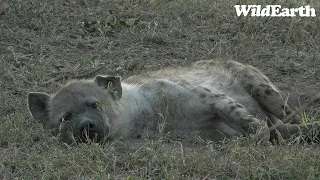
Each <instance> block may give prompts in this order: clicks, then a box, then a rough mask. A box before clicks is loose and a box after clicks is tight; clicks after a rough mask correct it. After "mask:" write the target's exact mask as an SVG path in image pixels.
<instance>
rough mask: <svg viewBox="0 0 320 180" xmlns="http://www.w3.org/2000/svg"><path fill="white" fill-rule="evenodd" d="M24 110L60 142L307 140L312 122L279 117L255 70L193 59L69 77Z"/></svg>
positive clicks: (270, 90) (283, 109)
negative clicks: (127, 73)
mask: <svg viewBox="0 0 320 180" xmlns="http://www.w3.org/2000/svg"><path fill="white" fill-rule="evenodd" d="M29 109H30V112H31V114H32V115H33V117H34V119H36V120H38V121H39V122H40V123H41V124H42V125H43V127H44V128H46V129H52V130H53V131H54V132H55V133H56V134H59V136H60V137H61V139H62V140H63V141H64V142H73V141H81V142H83V141H86V139H88V138H89V139H91V140H96V141H99V142H103V141H105V140H106V139H114V138H122V139H128V138H136V137H153V136H156V135H158V134H159V133H161V132H164V133H169V135H171V136H173V137H180V138H184V137H187V138H188V137H190V136H192V134H194V133H195V132H197V133H198V134H199V135H200V137H202V138H204V139H210V140H213V141H220V140H224V139H230V138H232V137H238V136H249V135H254V137H258V138H259V139H265V140H269V139H276V138H277V137H278V136H279V135H281V136H282V137H284V138H290V137H291V136H292V135H297V134H301V133H302V135H304V136H305V137H308V138H309V135H310V134H312V129H313V128H314V126H317V125H314V124H308V125H301V124H298V120H299V117H298V116H295V117H294V118H293V120H292V124H285V123H283V122H282V121H281V120H280V119H283V118H284V117H285V116H286V114H288V113H290V112H291V110H290V108H289V106H288V105H286V104H285V103H284V100H283V99H282V98H281V96H280V94H279V91H278V90H277V88H276V87H275V86H274V85H273V84H272V83H271V82H270V81H269V79H268V78H267V77H266V76H265V75H264V74H263V73H262V72H260V71H259V70H257V69H256V68H254V67H252V66H249V65H243V64H241V63H238V62H235V61H223V60H208V61H198V62H196V63H194V64H193V65H192V66H191V67H184V68H167V69H164V70H160V71H155V72H150V73H146V74H142V75H137V76H132V77H129V78H127V79H126V80H124V81H122V82H120V78H119V77H108V76H97V77H96V78H95V79H93V80H75V81H71V82H69V83H68V84H67V85H66V86H64V87H63V88H62V89H61V90H59V91H58V92H57V93H56V94H53V95H46V94H44V93H30V94H29Z"/></svg>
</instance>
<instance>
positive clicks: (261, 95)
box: [224, 61, 300, 124]
mask: <svg viewBox="0 0 320 180" xmlns="http://www.w3.org/2000/svg"><path fill="white" fill-rule="evenodd" d="M224 65H225V67H226V68H227V69H229V70H230V72H231V73H232V74H233V75H234V76H235V78H236V79H237V81H238V82H239V83H240V84H241V85H242V86H243V87H244V88H245V89H246V91H247V92H249V93H250V94H251V95H252V97H253V98H254V99H255V100H256V101H257V102H258V103H259V104H260V106H261V107H262V108H263V110H265V111H266V112H268V113H271V114H274V115H275V116H276V117H277V118H279V119H281V120H282V119H284V118H285V117H286V115H288V114H290V113H291V112H292V110H291V109H290V107H289V106H288V104H286V103H285V101H284V99H283V97H281V95H280V93H279V91H278V89H277V88H276V86H275V85H273V84H272V83H271V82H270V80H269V79H268V77H267V76H265V75H264V74H263V73H262V72H261V71H259V70H258V69H256V68H254V67H253V66H250V65H243V64H241V63H238V62H235V61H227V62H225V63H224ZM299 120H300V118H299V116H298V115H296V116H294V117H293V118H292V119H291V121H290V122H291V123H293V124H298V123H299Z"/></svg>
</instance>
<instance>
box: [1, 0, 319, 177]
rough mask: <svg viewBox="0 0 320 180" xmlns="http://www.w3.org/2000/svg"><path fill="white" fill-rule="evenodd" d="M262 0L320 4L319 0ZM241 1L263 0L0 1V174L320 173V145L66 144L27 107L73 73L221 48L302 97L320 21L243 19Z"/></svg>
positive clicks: (170, 60) (109, 70)
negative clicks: (33, 94)
mask: <svg viewBox="0 0 320 180" xmlns="http://www.w3.org/2000/svg"><path fill="white" fill-rule="evenodd" d="M256 2H259V4H262V5H265V4H281V5H283V6H286V7H299V6H301V5H307V4H310V5H311V6H312V7H313V8H315V9H316V13H320V2H319V1H316V0H301V1H297V0H287V1H285V0H282V1H271V0H270V1H268V0H263V1H256ZM236 3H242V4H254V3H255V1H250V0H242V1H240V0H239V1H234V0H230V1H225V0H216V1H213V0H157V1H152V0H150V1H149V0H131V1H127V0H100V1H99V0H91V1H86V0H56V1H51V0H42V1H36V0H0V63H1V66H0V77H1V81H0V89H1V94H0V102H1V103H0V114H1V116H0V179H13V178H18V179H21V178H25V179H34V178H36V179H39V178H43V179H69V178H71V179H91V178H92V179H105V178H110V179H187V178H188V179H206V178H207V179H212V178H216V179H230V178H231V179H318V178H320V154H319V153H318V152H319V149H320V148H319V147H320V146H319V145H316V144H297V143H295V142H294V141H290V142H282V143H280V144H279V145H271V144H268V143H266V144H259V145H257V144H255V143H252V142H250V141H247V140H239V141H232V142H230V143H227V144H214V143H211V142H199V141H192V142H182V143H180V142H176V141H172V140H171V141H170V140H168V139H166V138H165V137H161V138H158V139H154V140H143V141H139V142H113V143H110V144H106V145H103V146H99V145H95V144H81V145H78V146H67V145H65V144H62V143H60V142H59V141H58V140H57V139H56V138H55V137H52V136H50V135H49V134H48V133H47V132H45V131H44V130H43V129H42V127H41V126H40V125H39V124H38V123H36V122H34V120H33V119H32V118H31V116H30V115H29V112H28V110H27V106H26V96H27V93H28V92H30V91H45V92H49V93H51V92H54V91H55V90H56V89H57V88H58V87H59V86H60V85H61V84H63V83H65V82H66V80H67V79H69V78H72V77H84V78H86V77H93V76H94V75H96V74H119V75H121V76H123V77H126V76H129V75H131V74H136V73H139V72H145V71H149V70H152V69H159V68H162V67H166V66H184V65H188V64H190V63H191V62H193V61H196V60H200V59H209V58H214V57H225V58H231V59H234V60H237V61H240V62H243V63H249V64H252V65H254V66H256V67H258V68H259V69H261V70H262V71H263V72H264V73H265V74H267V75H268V76H269V77H270V78H271V79H272V80H273V81H275V82H277V84H279V85H280V86H281V87H285V88H283V89H285V90H287V91H290V92H293V93H296V94H298V95H303V94H304V93H305V92H307V93H311V94H312V93H314V92H317V91H318V89H319V88H320V81H319V77H320V18H319V17H316V18H300V17H296V18H255V17H240V18H239V17H237V16H236V13H235V9H234V7H233V5H235V4H236ZM318 16H320V14H318ZM287 87H289V88H287ZM319 112H320V111H319V109H317V108H315V109H314V110H313V111H312V113H309V114H307V115H306V117H307V118H308V119H311V120H314V119H317V117H320V115H319V114H320V113H319ZM240 142H241V143H240Z"/></svg>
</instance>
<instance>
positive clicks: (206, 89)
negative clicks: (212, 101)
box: [203, 88, 211, 92]
mask: <svg viewBox="0 0 320 180" xmlns="http://www.w3.org/2000/svg"><path fill="white" fill-rule="evenodd" d="M203 89H204V90H205V91H208V92H211V91H210V89H208V88H203Z"/></svg>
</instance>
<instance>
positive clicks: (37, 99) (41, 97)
mask: <svg viewBox="0 0 320 180" xmlns="http://www.w3.org/2000/svg"><path fill="white" fill-rule="evenodd" d="M49 99H50V95H48V94H46V93H41V92H31V93H29V95H28V108H29V110H30V112H31V114H32V116H33V118H34V119H35V120H36V121H38V122H40V123H41V124H42V126H43V127H44V128H45V129H50V128H51V122H50V120H49V112H48V102H49Z"/></svg>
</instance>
